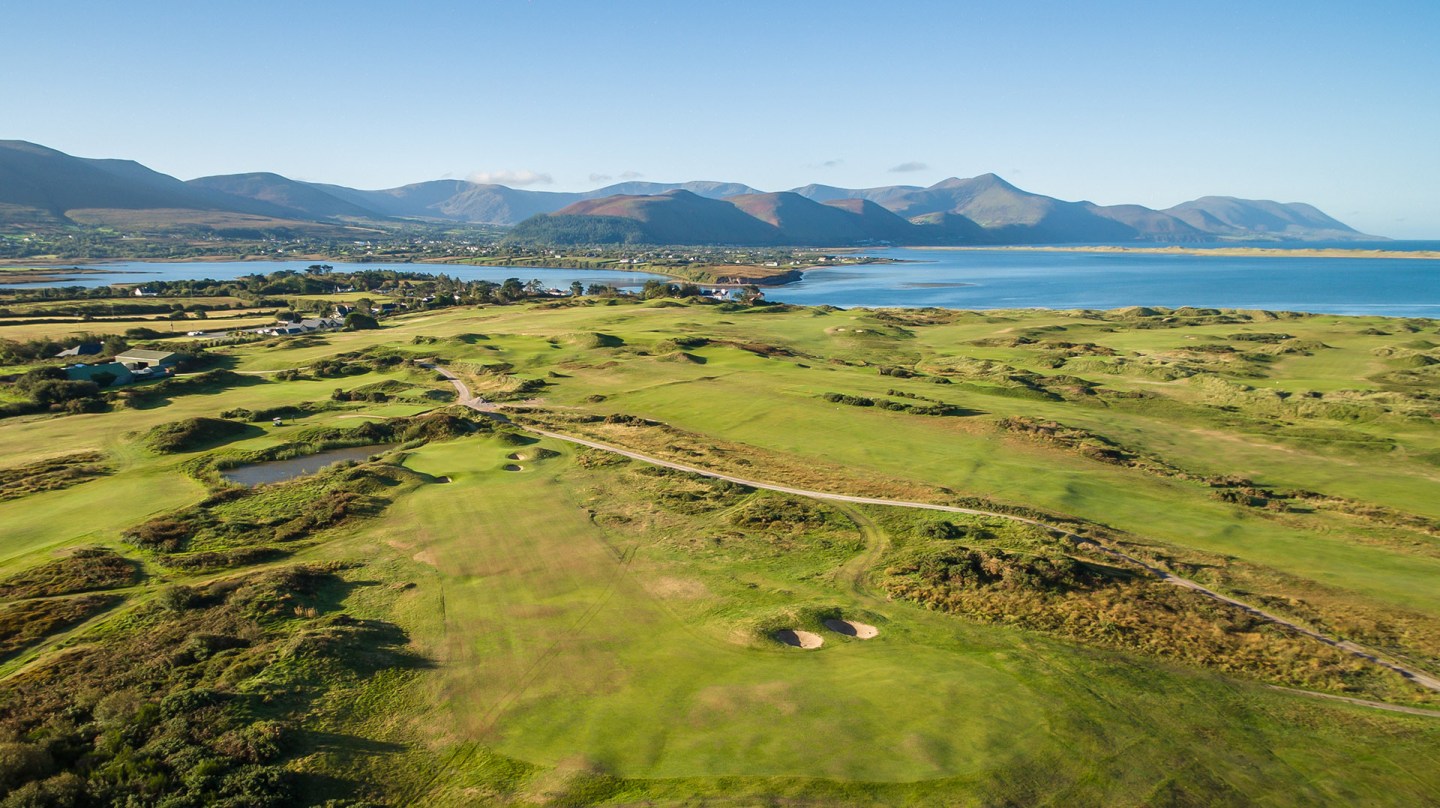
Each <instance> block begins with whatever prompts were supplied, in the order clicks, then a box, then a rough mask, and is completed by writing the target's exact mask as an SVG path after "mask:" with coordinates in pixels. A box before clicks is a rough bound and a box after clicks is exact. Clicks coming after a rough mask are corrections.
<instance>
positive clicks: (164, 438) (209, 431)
mask: <svg viewBox="0 0 1440 808" xmlns="http://www.w3.org/2000/svg"><path fill="white" fill-rule="evenodd" d="M258 434H260V430H259V429H257V428H255V427H253V426H247V425H245V424H242V423H239V422H237V421H227V420H225V419H224V418H186V419H185V420H183V421H173V422H171V423H168V424H161V425H159V426H157V427H153V428H151V429H150V430H149V431H148V432H146V433H145V434H144V435H143V436H142V437H141V438H140V442H141V443H143V444H145V446H146V447H147V448H149V449H150V450H151V451H153V452H158V453H159V454H177V453H179V452H194V451H198V450H200V449H208V448H210V447H212V446H216V445H219V444H221V443H228V442H230V441H232V440H237V439H239V438H241V437H251V436H254V435H258Z"/></svg>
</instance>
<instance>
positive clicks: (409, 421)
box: [0, 299, 1440, 806]
mask: <svg viewBox="0 0 1440 808" xmlns="http://www.w3.org/2000/svg"><path fill="white" fill-rule="evenodd" d="M594 303H595V301H592V300H589V299H587V300H585V301H581V302H580V303H578V304H575V305H555V304H545V303H542V304H538V305H536V304H521V305H510V306H484V307H479V308H474V307H470V308H464V309H459V308H457V309H450V310H445V311H440V312H430V313H423V314H414V315H403V316H399V317H396V318H392V319H390V320H387V321H386V324H385V327H384V328H382V329H381V330H379V331H368V332H367V331H359V332H348V333H334V334H327V335H325V336H324V337H322V338H317V339H305V340H293V341H277V342H274V343H265V344H260V343H257V344H248V345H241V346H232V347H228V348H219V349H215V351H216V352H218V353H220V354H222V355H224V359H225V363H226V366H227V367H228V368H230V369H232V370H235V371H239V372H240V373H241V374H244V375H243V379H244V380H245V381H243V383H242V382H241V381H235V380H234V379H232V380H231V382H229V383H225V384H217V385H216V386H214V387H212V388H208V389H204V390H200V391H197V392H189V393H184V394H174V395H166V396H163V397H160V398H159V399H158V400H152V401H148V402H145V403H143V406H129V407H119V406H117V407H115V408H112V409H111V410H110V411H108V412H99V413H89V414H77V415H60V414H54V415H25V416H17V417H11V418H6V419H3V420H0V457H3V458H4V460H3V467H0V524H3V525H4V526H5V528H6V529H5V535H4V538H3V539H0V610H4V611H0V631H10V630H11V629H10V626H11V625H12V624H17V623H19V624H23V623H25V622H26V621H29V625H30V631H29V633H25V632H20V631H18V630H16V631H13V632H12V634H13V636H14V637H15V638H16V639H14V640H11V642H12V644H13V645H14V646H15V648H16V650H14V651H13V652H10V653H9V654H8V655H7V656H0V788H11V789H26V790H27V791H25V794H27V795H29V797H28V798H30V799H32V800H35V801H39V799H40V797H39V796H37V795H51V796H50V799H52V801H53V800H60V801H61V802H63V799H62V798H63V797H64V796H65V795H71V797H73V798H74V799H78V797H74V795H77V794H89V795H90V797H91V798H92V799H97V800H100V801H108V800H114V799H116V797H115V795H116V794H119V793H122V791H123V790H124V789H131V790H133V792H134V793H137V794H141V795H148V797H149V798H151V799H153V800H155V801H159V800H160V798H162V797H165V796H171V797H174V796H175V795H188V796H187V797H186V798H187V799H205V800H211V799H221V798H224V799H231V800H237V801H238V802H235V803H234V804H266V803H265V800H267V799H270V800H281V801H282V802H284V801H290V802H299V803H302V804H323V803H324V802H325V801H326V800H330V799H357V800H367V801H370V802H374V803H379V804H396V805H409V804H416V803H422V802H425V803H432V804H438V805H474V804H501V805H588V804H595V805H736V806H738V805H792V804H793V805H895V804H904V805H971V804H973V805H1009V804H1014V805H1029V804H1053V805H1152V804H1162V805H1215V804H1221V805H1230V804H1234V805H1242V804H1243V805H1248V804H1256V803H1260V804H1272V805H1313V804H1336V803H1356V804H1375V805H1398V806H1409V805H1420V804H1430V803H1434V802H1436V801H1440V766H1437V765H1435V764H1436V763H1437V760H1436V754H1435V750H1436V749H1437V748H1440V692H1436V691H1433V690H1430V689H1428V688H1426V687H1424V686H1422V685H1420V684H1417V683H1415V682H1411V681H1407V680H1406V679H1405V678H1403V677H1401V676H1400V675H1398V674H1396V673H1394V672H1393V671H1391V670H1389V669H1386V668H1383V667H1381V666H1379V665H1375V664H1373V663H1370V662H1367V661H1365V660H1362V659H1360V658H1358V657H1355V656H1353V655H1351V654H1349V653H1347V652H1345V651H1342V650H1337V649H1335V648H1332V647H1330V646H1327V645H1324V644H1322V643H1320V642H1318V641H1316V640H1313V639H1310V638H1307V637H1303V636H1300V635H1297V634H1294V633H1293V632H1290V631H1288V630H1286V629H1283V628H1280V627H1278V626H1276V625H1274V624H1272V623H1267V622H1265V621H1263V620H1255V619H1253V618H1251V617H1247V616H1246V615H1244V614H1243V613H1241V612H1240V611H1239V610H1237V609H1234V608H1232V607H1229V606H1223V605H1219V604H1216V603H1215V602H1213V601H1211V600H1208V599H1206V598H1205V597H1203V596H1201V595H1199V594H1195V593H1192V592H1189V591H1188V590H1181V589H1179V588H1177V587H1172V586H1170V585H1168V584H1164V583H1160V582H1158V581H1156V580H1154V579H1152V578H1151V577H1150V576H1148V575H1146V574H1145V573H1144V571H1143V570H1142V569H1141V568H1140V567H1138V566H1135V565H1129V564H1126V563H1122V562H1118V561H1116V560H1115V558H1114V557H1111V556H1107V555H1105V554H1104V553H1103V551H1100V550H1097V549H1095V548H1094V547H1087V546H1083V545H1080V546H1077V545H1072V544H1070V543H1068V542H1066V541H1064V540H1061V539H1058V538H1056V537H1055V536H1054V535H1052V534H1049V533H1047V532H1045V531H1043V530H1040V529H1038V528H1034V527H1031V526H1027V525H1025V524H1022V523H1016V522H1013V521H1007V520H1005V519H1003V518H999V517H983V516H966V515H957V514H942V513H937V512H925V511H918V510H905V509H899V508H894V507H885V506H879V505H851V504H844V503H836V502H826V501H820V500H815V499H808V498H804V497H797V496H791V495H784V494H779V493H774V492H769V491H764V490H755V489H752V488H749V487H745V486H738V485H733V484H728V483H724V482H720V481H716V480H713V479H710V478H705V477H699V476H696V475H690V474H685V473H681V472H677V471H671V470H663V469H659V468H657V467H655V466H652V465H649V464H646V463H644V462H641V461H638V460H627V459H624V458H622V457H619V456H617V455H614V454H610V453H607V452H604V451H600V450H596V449H585V448H581V447H579V446H577V445H576V444H573V443H570V442H566V441H561V440H555V439H550V438H536V437H534V435H533V433H530V432H527V431H526V427H535V428H544V429H548V430H551V431H555V432H559V433H563V434H567V435H572V436H575V437H581V438H588V439H591V440H598V441H601V442H604V443H607V444H612V445H615V446H620V447H625V448H628V449H630V450H633V451H637V452H641V453H646V454H649V455H651V456H654V457H659V458H663V459H666V460H671V461H675V462H679V463H683V464H686V465H689V466H695V467H700V468H705V469H710V470H713V471H717V472H722V473H728V474H732V475H735V476H738V477H742V478H746V479H750V480H758V481H764V482H769V483H778V484H783V485H788V486H792V487H796V488H801V489H807V490H813V491H824V492H831V493H839V494H853V495H863V496H870V497H879V498H883V499H891V500H905V501H913V502H924V503H934V504H941V505H961V506H966V507H971V508H977V509H979V510H984V511H992V512H995V513H998V514H1015V515H1021V516H1028V517H1035V518H1040V519H1042V520H1044V521H1046V522H1049V523H1054V524H1063V525H1065V526H1066V528H1067V529H1068V530H1073V531H1076V532H1078V533H1080V534H1082V535H1084V536H1087V537H1091V538H1093V539H1095V540H1096V541H1098V542H1099V543H1100V544H1102V545H1104V546H1107V547H1112V548H1117V549H1120V550H1122V551H1123V552H1125V553H1126V554H1128V555H1129V556H1131V557H1134V558H1140V559H1144V560H1145V561H1146V563H1149V564H1152V565H1155V566H1157V567H1158V568H1161V569H1165V570H1167V571H1169V572H1170V573H1173V574H1175V575H1179V576H1182V577H1185V578H1188V579H1190V580H1194V581H1197V582H1199V583H1201V584H1204V585H1205V586H1208V587H1210V588H1212V589H1214V590H1216V591H1218V592H1221V593H1224V594H1226V595H1229V596H1231V597H1234V598H1237V599H1239V600H1242V601H1244V602H1246V603H1250V604H1252V605H1255V606H1259V607H1261V608H1263V609H1265V610H1266V611H1268V612H1270V613H1272V614H1276V615H1280V616H1281V617H1283V618H1284V619H1286V620H1290V621H1293V622H1295V623H1297V624H1299V625H1303V626H1305V627H1307V628H1308V629H1310V630H1313V631H1316V632H1319V633H1321V634H1324V635H1326V636H1328V637H1331V638H1334V639H1336V640H1345V641H1349V642H1353V643H1356V644H1358V645H1360V646H1363V647H1365V648H1367V649H1371V650H1372V651H1374V652H1377V653H1378V654H1380V655H1381V656H1383V657H1384V658H1386V659H1388V660H1393V661H1395V662H1398V663H1400V664H1402V665H1406V666H1409V667H1412V668H1414V669H1417V670H1421V671H1427V672H1429V673H1431V674H1435V673H1436V672H1437V671H1440V586H1437V585H1436V582H1437V581H1440V499H1437V498H1436V497H1435V496H1434V492H1435V491H1436V490H1437V487H1436V483H1437V481H1440V429H1437V422H1436V419H1437V417H1440V400H1437V398H1436V396H1435V393H1434V391H1435V390H1436V389H1437V386H1436V382H1437V380H1440V376H1437V373H1436V371H1435V369H1436V368H1440V331H1437V323H1435V322H1433V321H1420V320H1406V321H1402V320H1395V319H1386V318H1347V317H1336V316H1298V315H1274V314H1270V313H1260V312H1248V313H1243V312H1226V313H1216V312H1207V311H1186V310H1181V311H1179V312H1173V313H1172V312H1163V311H1162V312H1150V311H1120V312H983V313H975V312H943V311H935V310H922V311H865V310H853V311H844V310H834V309H786V308H779V307H777V308H766V307H755V308H745V307H737V306H717V305H702V304H699V303H689V304H679V303H674V302H671V301H663V302H661V303H658V304H657V303H647V304H639V303H633V302H625V301H621V302H616V303H613V304H609V305H595V304H594ZM337 356H339V357H342V358H343V357H348V358H345V359H344V361H346V362H349V363H351V366H352V367H351V370H350V371H348V372H347V373H345V374H342V375H332V376H323V377H317V376H316V373H315V372H314V371H312V370H309V369H310V368H311V367H312V366H314V365H315V363H320V362H322V360H329V359H331V358H334V357H337ZM430 360H434V361H436V362H439V363H440V364H441V365H442V366H443V367H445V368H447V369H448V370H449V371H451V372H453V373H454V374H456V375H457V376H458V377H459V378H460V379H461V380H463V382H464V383H465V384H466V386H467V387H468V388H469V389H471V390H473V391H475V392H476V393H477V394H478V395H480V396H481V397H483V398H485V399H486V400H489V401H492V402H500V409H501V412H502V413H503V414H504V415H505V416H506V417H507V418H508V419H510V420H511V421H512V422H513V423H512V424H511V425H505V424H497V423H496V422H493V421H491V420H489V419H488V418H486V417H485V416H483V415H478V414H474V413H470V412H468V411H465V410H463V408H460V407H456V406H453V405H452V401H451V399H450V398H449V394H448V391H449V390H450V386H449V384H448V383H446V382H445V381H444V380H441V379H439V378H437V377H436V375H435V373H434V372H433V371H431V370H428V369H427V368H426V367H424V366H423V365H421V364H417V362H425V361H430ZM289 369H298V370H299V371H300V372H299V374H298V375H299V378H289V376H290V375H291V374H286V376H285V378H286V379H287V380H281V378H278V377H276V376H275V373H274V372H275V371H283V370H289ZM337 390H339V391H340V392H336V391H337ZM302 405H304V406H302ZM276 408H289V410H287V414H286V417H285V419H284V423H283V424H282V425H280V426H274V425H272V424H271V422H270V420H269V418H268V417H265V415H264V414H266V413H268V412H270V411H272V410H276ZM237 411H243V412H242V413H241V414H237ZM222 413H227V415H226V416H225V417H227V418H230V419H231V420H245V419H246V418H247V417H250V416H254V417H253V418H252V420H251V422H250V423H249V425H248V427H247V428H245V429H240V428H236V429H234V430H233V437H229V438H220V439H216V440H214V441H211V442H209V443H203V442H202V443H199V444H197V445H196V446H194V447H188V448H187V449H186V450H185V451H180V452H178V453H175V454H159V453H157V452H156V451H154V450H152V449H148V448H146V446H147V445H153V441H152V442H151V443H150V444H147V440H149V438H147V437H146V435H147V434H153V433H148V430H151V429H154V428H156V427H160V426H163V425H174V424H177V422H183V421H185V420H186V419H194V418H217V417H221V414H222ZM245 413H248V414H249V415H246V414H245ZM426 413H428V414H426ZM362 424H369V425H370V426H369V427H366V429H367V430H369V431H357V429H358V428H360V427H361V425H362ZM382 427H383V430H382ZM382 432H383V434H382ZM367 442H370V443H383V444H385V447H386V448H377V449H376V451H377V452H384V454H383V456H382V457H381V458H380V459H379V460H377V461H375V462H369V463H365V464H361V465H359V466H354V467H351V468H343V469H338V470H331V471H327V472H323V473H321V474H320V475H319V476H317V477H314V478H302V479H300V480H296V481H294V482H289V483H277V484H272V485H268V486H262V487H260V488H257V489H253V490H249V489H246V490H239V489H236V488H235V487H233V486H227V485H226V484H225V483H224V482H223V481H222V479H221V478H220V477H219V476H218V473H219V470H220V469H223V468H224V467H226V466H229V465H234V464H237V463H242V462H249V461H254V460H263V459H273V458H276V457H289V456H293V455H297V454H305V453H308V452H313V451H318V450H321V449H324V448H327V447H330V446H340V445H354V444H356V443H367ZM96 452H98V455H99V457H100V458H102V460H101V461H95V460H94V459H93V456H92V455H91V454H86V453H96ZM72 457H73V458H75V459H74V460H73V461H67V460H66V458H72ZM82 457H84V458H92V459H87V460H85V461H84V462H86V463H91V464H94V463H97V462H99V463H100V465H101V466H103V468H101V469H99V470H98V471H96V470H94V469H92V470H91V471H88V472H86V474H88V475H91V476H75V477H73V478H67V477H65V476H64V474H63V471H64V468H65V463H66V462H72V464H73V465H78V464H79V463H80V462H81V460H80V458H82ZM47 464H48V465H47ZM42 468H43V473H42ZM57 469H58V471H57ZM9 470H19V471H15V472H14V473H10V474H7V471H9ZM46 475H48V476H46ZM96 475H98V476H96ZM95 546H101V547H107V548H111V549H113V550H114V551H116V552H118V553H119V554H120V555H121V556H123V557H124V558H126V559H129V560H130V562H133V563H134V564H135V565H136V570H137V572H136V574H135V576H134V577H133V578H129V577H127V578H124V579H123V580H121V579H117V580H115V581H113V582H111V583H95V582H90V583H84V584H81V583H76V582H75V581H74V580H72V579H74V578H75V576H76V573H75V570H76V569H80V568H83V567H84V564H83V562H84V561H85V558H84V557H81V556H77V557H75V558H74V559H73V560H68V561H67V560H66V559H67V558H68V554H70V553H72V552H74V551H75V550H77V549H79V548H93V547H95ZM87 552H95V551H93V550H92V551H87ZM967 559H969V560H968V561H967ZM967 563H968V564H971V566H969V567H967V566H966V564H967ZM45 565H58V566H53V570H54V571H52V567H47V566H45ZM77 565H78V566H77ZM27 576H28V577H27ZM33 580H43V581H46V582H48V583H45V584H43V585H39V584H34V583H32V581H33ZM7 581H8V582H10V583H8V584H7ZM67 582H69V583H67ZM7 586H9V587H10V589H7V588H6V587H7ZM97 592H99V593H110V594H112V595H113V596H114V601H115V602H114V603H112V602H111V601H105V602H104V603H103V604H101V603H100V602H99V601H98V600H96V599H95V594H94V593H97ZM17 593H18V594H17ZM82 598H91V600H87V601H82V600H81V599H82ZM50 601H63V602H64V603H66V604H67V605H71V606H73V608H72V609H71V610H70V611H67V612H63V613H62V612H60V611H59V610H58V609H56V608H53V607H52V608H51V610H50V611H49V612H46V614H51V613H54V614H55V615H56V616H53V617H47V618H46V619H47V620H48V621H49V622H46V623H44V624H43V626H41V624H40V623H38V622H36V621H37V620H38V619H39V618H35V617H26V615H31V614H34V613H38V612H36V611H35V610H36V609H37V608H38V606H37V604H41V603H44V602H50ZM837 618H844V619H848V620H853V621H857V622H861V623H865V624H869V625H873V626H874V627H876V628H877V629H878V630H879V634H878V636H876V637H874V638H873V639H864V640H862V639H858V638H856V637H851V636H846V635H844V634H841V633H838V632H836V631H834V630H832V629H831V628H828V627H827V626H826V624H825V620H827V619H837ZM37 626H38V628H37ZM780 629H794V630H801V631H809V632H813V633H815V634H817V635H818V636H820V637H821V638H823V640H824V644H823V646H821V647H820V648H817V649H809V650H802V649H800V648H794V647H790V646H787V645H785V644H782V643H781V642H778V641H776V639H775V638H774V633H775V632H776V631H777V630H780ZM37 635H38V636H37ZM9 636H10V635H5V636H0V640H7V639H8V637H9ZM5 647H7V646H5V645H4V644H3V643H0V649H3V648H5ZM77 661H78V662H77ZM1277 688H1285V689H1277ZM112 693H113V694H121V695H123V698H121V696H117V695H109V694H112ZM1321 695H1330V696H1344V697H1348V698H1355V699H1360V700H1364V701H1370V702H1377V703H1384V704H1388V705H1392V706H1397V707H1403V708H1408V709H1412V710H1417V711H1419V712H1421V713H1424V712H1425V711H1430V712H1431V713H1434V714H1433V715H1427V714H1416V713H1402V712H1394V711H1388V710H1383V709H1378V708H1376V707H1371V706H1363V705H1357V704H1349V703H1342V702H1339V701H1335V700H1331V699H1326V698H1322V697H1321ZM147 705H148V706H147ZM217 705H218V706H217ZM176 716H180V717H186V716H188V718H185V720H184V721H182V720H181V719H180V718H177V717H176ZM187 722H188V723H187ZM182 725H183V726H185V727H190V729H183V728H182ZM127 726H128V727H129V729H125V727H127ZM199 728H210V729H199ZM277 739H278V740H277ZM82 747H83V748H95V749H98V750H100V751H99V752H98V753H97V754H96V755H93V756H90V757H85V758H83V759H82V758H81V757H80V756H79V755H78V754H77V753H75V752H74V751H73V749H77V748H82ZM66 789H70V791H66ZM85 789H89V790H88V791H86V790H85ZM107 789H109V790H107ZM15 793H16V794H20V793H21V791H20V790H17V791H16V792H15ZM125 793H130V792H125ZM54 795H60V796H59V797H57V796H54ZM142 798H144V797H142ZM177 799H178V797H177ZM177 804H180V803H177Z"/></svg>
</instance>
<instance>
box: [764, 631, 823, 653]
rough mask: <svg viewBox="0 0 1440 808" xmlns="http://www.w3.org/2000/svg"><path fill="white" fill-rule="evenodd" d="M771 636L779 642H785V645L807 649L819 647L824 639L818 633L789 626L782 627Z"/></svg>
mask: <svg viewBox="0 0 1440 808" xmlns="http://www.w3.org/2000/svg"><path fill="white" fill-rule="evenodd" d="M771 636H773V637H774V638H775V639H777V640H779V641H780V642H783V643H785V644H786V645H789V646H793V647H795V648H805V649H807V650H808V649H811V648H819V647H820V646H822V645H824V644H825V640H824V639H823V638H822V637H821V636H820V635H819V634H816V633H814V632H810V631H799V630H796V629H790V628H782V629H780V630H779V631H777V632H775V633H774V634H773V635H771Z"/></svg>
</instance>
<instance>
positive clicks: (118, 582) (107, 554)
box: [0, 547, 139, 600]
mask: <svg viewBox="0 0 1440 808" xmlns="http://www.w3.org/2000/svg"><path fill="white" fill-rule="evenodd" d="M138 578H139V568H138V565H136V564H135V562H133V561H131V560H129V559H127V558H125V557H124V556H122V555H120V554H118V553H116V552H115V551H113V550H110V549H108V548H105V547H84V548H81V549H78V550H75V551H74V552H72V553H70V554H69V555H67V556H65V557H64V558H57V559H55V560H54V561H50V562H46V563H43V564H39V565H36V566H34V567H31V568H30V569H27V570H25V571H23V572H20V573H18V574H15V575H11V576H10V577H8V578H5V579H3V580H0V599H5V600H13V599H18V598H39V597H53V596H55V595H71V594H75V593H77V592H90V591H93V590H97V589H115V588H118V587H122V586H129V585H130V584H133V583H135V582H136V581H137V580H138Z"/></svg>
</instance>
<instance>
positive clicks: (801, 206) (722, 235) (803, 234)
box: [511, 190, 986, 247]
mask: <svg viewBox="0 0 1440 808" xmlns="http://www.w3.org/2000/svg"><path fill="white" fill-rule="evenodd" d="M626 223H629V224H626ZM511 238H512V239H514V240H516V241H519V242H535V243H541V242H550V243H560V244H577V243H584V242H586V241H598V242H600V243H637V242H638V243H654V244H735V245H742V246H760V245H770V246H779V245H784V246H812V247H821V246H823V247H845V246H859V245H866V244H881V243H884V244H978V243H985V241H986V237H985V233H984V231H983V229H981V228H980V227H979V226H978V225H976V224H975V223H974V222H971V221H969V220H968V219H965V218H964V217H963V216H959V215H958V214H946V215H945V217H943V219H940V218H937V219H936V220H934V221H926V222H924V223H921V224H915V223H912V222H908V221H906V220H905V219H902V218H901V217H899V216H897V215H895V214H894V213H891V212H890V211H888V210H886V209H885V208H883V207H881V206H879V205H877V204H875V203H874V202H870V201H867V200H863V199H837V200H833V201H830V202H826V203H825V204H820V203H817V202H815V201H813V200H810V199H807V198H806V197H803V196H801V195H799V194H795V193H789V192H781V193H772V194H741V195H739V196H732V197H728V198H726V199H723V200H715V199H705V198H703V197H701V196H699V195H697V194H693V193H690V192H689V191H683V190H675V191H668V192H666V193H664V194H661V195H659V196H612V197H605V198H603V199H591V200H584V201H581V202H577V203H575V204H573V205H570V206H569V207H566V208H563V209H562V210H559V211H557V212H556V213H554V214H550V215H540V216H536V217H533V218H531V219H529V220H527V221H525V222H522V223H521V224H520V225H519V226H517V227H516V228H515V230H514V231H512V233H511Z"/></svg>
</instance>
